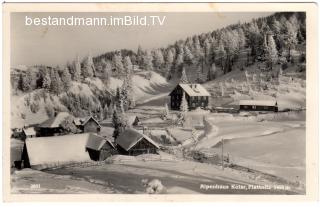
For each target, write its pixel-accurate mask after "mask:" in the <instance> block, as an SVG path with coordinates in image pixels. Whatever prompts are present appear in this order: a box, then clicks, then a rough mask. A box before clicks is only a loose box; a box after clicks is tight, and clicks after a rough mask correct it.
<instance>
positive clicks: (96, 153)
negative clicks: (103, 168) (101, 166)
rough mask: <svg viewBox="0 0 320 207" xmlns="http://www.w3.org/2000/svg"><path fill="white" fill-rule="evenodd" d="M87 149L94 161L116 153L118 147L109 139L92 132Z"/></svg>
mask: <svg viewBox="0 0 320 207" xmlns="http://www.w3.org/2000/svg"><path fill="white" fill-rule="evenodd" d="M86 150H87V151H88V153H89V156H90V158H91V160H94V161H103V160H105V159H106V158H108V157H109V156H111V155H113V154H116V149H115V147H114V145H113V144H112V142H111V141H110V140H109V139H107V138H104V137H100V136H97V135H95V134H90V138H89V139H88V143H87V145H86Z"/></svg>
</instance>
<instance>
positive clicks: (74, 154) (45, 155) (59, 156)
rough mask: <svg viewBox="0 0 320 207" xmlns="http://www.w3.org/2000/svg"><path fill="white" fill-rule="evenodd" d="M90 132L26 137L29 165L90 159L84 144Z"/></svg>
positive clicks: (46, 164)
mask: <svg viewBox="0 0 320 207" xmlns="http://www.w3.org/2000/svg"><path fill="white" fill-rule="evenodd" d="M89 137H90V134H88V133H86V134H73V135H65V136H54V137H38V138H27V139H26V147H27V152H28V156H29V161H30V165H31V166H38V165H40V166H42V165H43V166H50V165H52V164H63V163H72V162H84V161H90V156H89V154H88V152H86V145H87V143H88V139H89Z"/></svg>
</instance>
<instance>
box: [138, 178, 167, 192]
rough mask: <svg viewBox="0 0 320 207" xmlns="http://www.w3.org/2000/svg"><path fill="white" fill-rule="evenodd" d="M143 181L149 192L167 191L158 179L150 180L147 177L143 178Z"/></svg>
mask: <svg viewBox="0 0 320 207" xmlns="http://www.w3.org/2000/svg"><path fill="white" fill-rule="evenodd" d="M141 182H142V184H143V185H144V186H145V188H146V192H147V193H149V194H159V193H165V192H166V188H165V187H164V186H163V185H162V183H161V181H160V180H158V179H153V180H151V181H150V182H149V181H148V180H147V179H143V180H142V181H141Z"/></svg>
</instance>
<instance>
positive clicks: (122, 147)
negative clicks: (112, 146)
mask: <svg viewBox="0 0 320 207" xmlns="http://www.w3.org/2000/svg"><path fill="white" fill-rule="evenodd" d="M115 142H116V144H117V149H118V151H119V152H120V153H121V154H125V155H134V156H135V155H140V154H148V153H152V154H156V153H157V150H158V149H160V147H159V145H158V144H157V143H155V142H154V141H153V140H152V139H151V138H150V137H148V136H146V135H145V134H143V133H141V132H139V131H137V130H135V129H133V128H128V129H126V130H125V131H123V132H122V133H121V134H120V135H119V136H118V137H117V139H116V141H115Z"/></svg>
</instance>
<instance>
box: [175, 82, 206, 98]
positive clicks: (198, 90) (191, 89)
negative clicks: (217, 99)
mask: <svg viewBox="0 0 320 207" xmlns="http://www.w3.org/2000/svg"><path fill="white" fill-rule="evenodd" d="M179 86H180V87H181V88H182V89H183V90H184V91H185V92H186V93H187V94H188V95H189V96H211V95H210V93H209V92H208V91H207V90H206V89H205V88H204V87H203V86H202V85H201V84H198V83H189V84H186V83H180V84H179Z"/></svg>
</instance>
